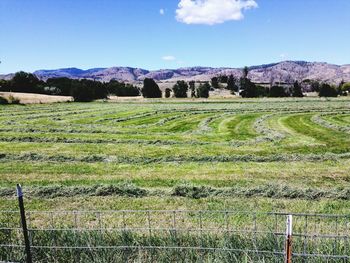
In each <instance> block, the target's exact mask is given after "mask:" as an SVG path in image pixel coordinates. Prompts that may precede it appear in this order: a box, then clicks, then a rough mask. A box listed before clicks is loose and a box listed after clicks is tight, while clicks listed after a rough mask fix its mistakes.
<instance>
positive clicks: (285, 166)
mask: <svg viewBox="0 0 350 263" xmlns="http://www.w3.org/2000/svg"><path fill="white" fill-rule="evenodd" d="M349 133H350V100H348V99H332V100H324V99H316V98H303V99H260V100H222V101H220V100H215V101H210V100H209V101H208V102H194V101H191V100H188V101H186V100H170V101H166V100H156V101H153V102H152V101H151V102H149V101H148V102H147V101H143V102H138V101H135V102H129V101H128V102H124V103H123V102H120V103H103V102H99V103H87V104H78V103H58V104H42V105H37V104H33V105H26V106H23V105H17V106H0V195H1V203H0V208H1V209H12V208H14V207H16V202H15V201H14V198H13V196H14V185H15V183H21V184H22V185H23V186H24V189H25V191H26V193H27V196H28V200H27V206H28V208H30V209H76V208H84V209H91V208H101V209H120V208H134V209H148V208H152V209H154V208H156V209H179V208H198V209H223V208H226V209H256V210H259V211H270V210H278V211H281V210H284V211H285V210H288V211H294V212H298V211H314V212H326V213H330V212H332V213H346V212H349V210H350V204H349V202H348V201H349V199H350V166H349V164H350V151H349V150H350V136H349ZM57 200H59V202H57Z"/></svg>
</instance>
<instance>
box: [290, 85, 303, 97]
mask: <svg viewBox="0 0 350 263" xmlns="http://www.w3.org/2000/svg"><path fill="white" fill-rule="evenodd" d="M292 97H299V98H301V97H304V94H303V91H302V89H301V85H300V84H299V82H298V81H295V82H294V84H293V90H292Z"/></svg>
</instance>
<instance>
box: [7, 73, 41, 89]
mask: <svg viewBox="0 0 350 263" xmlns="http://www.w3.org/2000/svg"><path fill="white" fill-rule="evenodd" d="M39 84H40V81H39V79H38V78H37V77H36V76H35V75H33V74H31V73H27V72H24V71H20V72H17V73H16V74H15V75H14V77H13V78H12V80H11V90H12V91H16V92H27V93H40V92H43V90H41V89H40V88H39V87H38V85H39Z"/></svg>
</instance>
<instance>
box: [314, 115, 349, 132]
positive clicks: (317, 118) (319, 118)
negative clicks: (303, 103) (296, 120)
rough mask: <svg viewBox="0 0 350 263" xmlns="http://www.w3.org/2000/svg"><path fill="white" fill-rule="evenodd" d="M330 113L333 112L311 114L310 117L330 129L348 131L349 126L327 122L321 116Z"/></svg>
mask: <svg viewBox="0 0 350 263" xmlns="http://www.w3.org/2000/svg"><path fill="white" fill-rule="evenodd" d="M330 114H333V113H327V114H316V115H313V116H312V118H311V121H312V122H314V123H316V124H318V125H321V126H322V127H325V128H328V129H332V130H335V131H339V132H345V133H350V126H339V125H337V124H335V123H332V122H329V121H327V120H325V119H323V118H322V116H326V115H330Z"/></svg>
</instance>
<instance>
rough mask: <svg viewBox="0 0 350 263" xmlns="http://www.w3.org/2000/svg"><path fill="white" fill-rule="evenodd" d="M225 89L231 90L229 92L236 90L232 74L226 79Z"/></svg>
mask: <svg viewBox="0 0 350 263" xmlns="http://www.w3.org/2000/svg"><path fill="white" fill-rule="evenodd" d="M227 89H228V90H230V91H231V94H235V92H237V91H238V86H237V84H236V78H235V77H234V76H233V75H232V74H231V75H230V76H229V77H228V79H227Z"/></svg>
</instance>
